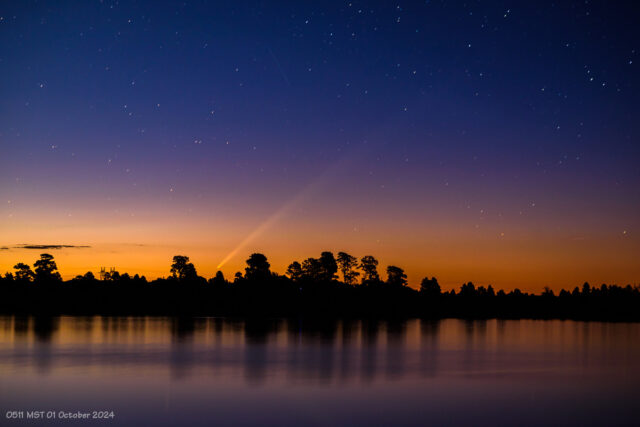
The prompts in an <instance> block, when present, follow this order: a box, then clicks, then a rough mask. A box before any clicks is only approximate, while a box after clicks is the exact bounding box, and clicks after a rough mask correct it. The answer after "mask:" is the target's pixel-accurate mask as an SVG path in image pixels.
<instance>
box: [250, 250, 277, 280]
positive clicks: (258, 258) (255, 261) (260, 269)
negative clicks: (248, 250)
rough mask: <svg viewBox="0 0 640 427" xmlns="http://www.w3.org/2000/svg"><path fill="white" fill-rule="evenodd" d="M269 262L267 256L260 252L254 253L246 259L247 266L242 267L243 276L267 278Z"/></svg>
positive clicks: (253, 278)
mask: <svg viewBox="0 0 640 427" xmlns="http://www.w3.org/2000/svg"><path fill="white" fill-rule="evenodd" d="M270 267H271V264H269V262H267V257H266V256H264V255H263V254H260V253H254V254H251V256H249V259H247V267H246V268H245V269H244V271H245V278H246V279H248V280H267V279H269V278H270V277H271V270H269V268H270Z"/></svg>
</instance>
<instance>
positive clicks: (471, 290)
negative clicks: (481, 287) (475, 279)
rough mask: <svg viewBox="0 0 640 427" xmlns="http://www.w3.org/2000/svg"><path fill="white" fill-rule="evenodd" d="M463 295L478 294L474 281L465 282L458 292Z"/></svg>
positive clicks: (471, 295)
mask: <svg viewBox="0 0 640 427" xmlns="http://www.w3.org/2000/svg"><path fill="white" fill-rule="evenodd" d="M458 295H460V296H463V297H473V296H476V287H475V285H474V284H473V283H472V282H469V283H464V284H463V285H462V286H461V287H460V293H459V294H458Z"/></svg>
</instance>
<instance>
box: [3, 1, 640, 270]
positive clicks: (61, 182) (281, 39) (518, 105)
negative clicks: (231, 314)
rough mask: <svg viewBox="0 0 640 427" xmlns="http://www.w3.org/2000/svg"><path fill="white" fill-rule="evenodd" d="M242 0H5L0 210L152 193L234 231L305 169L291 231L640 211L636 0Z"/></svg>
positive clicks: (472, 224)
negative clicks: (0, 197) (230, 223)
mask: <svg viewBox="0 0 640 427" xmlns="http://www.w3.org/2000/svg"><path fill="white" fill-rule="evenodd" d="M238 3H239V2H203V1H195V2H191V1H189V2H182V3H173V2H124V1H123V2H111V1H104V2H102V1H86V2H58V1H56V2H33V1H25V2H3V3H2V5H1V6H0V16H1V19H0V40H1V41H0V69H2V76H3V77H2V79H1V80H0V93H1V94H2V96H1V97H0V138H1V139H0V144H1V146H2V153H1V154H2V155H1V159H0V167H1V170H2V171H1V172H0V179H2V185H1V187H0V190H1V191H2V193H5V194H6V197H5V198H6V199H7V201H8V203H7V205H8V207H5V209H4V211H3V218H4V219H3V220H2V221H3V222H4V223H0V226H2V227H3V228H7V229H9V228H11V229H13V230H20V229H21V227H22V229H28V228H29V227H30V226H31V225H32V221H37V222H38V223H42V222H45V223H46V222H47V221H49V219H51V218H53V219H54V223H55V224H58V225H56V227H58V226H60V225H59V224H62V222H61V221H62V219H60V221H58V222H56V221H55V217H56V215H60V218H62V217H64V216H65V215H67V216H68V215H75V216H74V218H78V217H80V218H82V220H83V221H84V223H85V224H89V225H90V224H91V221H92V218H100V220H98V219H96V220H95V221H96V224H97V223H98V222H99V221H103V219H104V218H103V216H104V215H105V212H107V211H109V212H111V211H113V213H114V215H116V216H117V215H118V214H119V213H120V212H121V210H122V209H126V210H127V212H131V213H132V214H133V213H139V212H144V210H145V209H151V208H150V207H152V208H154V209H162V210H166V211H167V212H173V211H172V210H175V212H174V213H175V215H174V216H172V217H171V218H174V219H175V218H182V216H181V215H187V216H188V215H191V214H192V213H193V212H194V211H195V212H200V213H201V214H202V216H207V215H208V214H211V213H212V212H215V213H216V215H218V216H217V218H218V220H219V221H221V222H223V223H224V221H225V219H228V218H232V217H238V216H242V217H245V216H247V217H251V215H249V212H250V211H251V212H253V213H255V216H254V217H251V219H247V225H246V226H244V228H243V226H238V230H245V229H246V232H247V233H248V232H249V231H250V229H251V228H252V227H253V225H251V224H259V223H261V222H262V219H261V218H268V217H269V215H271V214H272V213H273V212H276V211H277V210H278V209H279V207H280V206H282V205H283V204H286V203H290V202H291V200H292V198H294V199H295V197H296V195H298V196H299V195H300V194H302V193H304V194H305V195H306V194H307V193H309V190H308V189H307V190H305V188H308V187H309V186H311V187H313V188H314V189H313V190H312V191H311V192H310V194H308V195H306V196H305V197H307V198H308V199H310V200H311V201H310V202H309V203H308V206H307V208H306V210H305V207H304V206H305V204H304V203H302V204H301V205H300V206H298V207H296V209H298V210H297V211H296V212H299V217H297V218H296V219H295V220H296V221H299V222H300V230H304V229H308V228H309V227H313V226H314V225H313V224H318V223H322V224H326V225H327V227H328V228H330V227H329V226H330V225H332V224H336V227H338V225H337V224H338V223H340V221H346V222H348V223H349V226H348V227H351V226H353V227H354V228H358V226H359V224H360V225H361V224H362V223H366V224H369V225H370V227H371V228H370V231H369V233H370V234H369V237H368V239H369V240H368V241H370V242H376V241H380V238H379V236H377V235H376V232H375V231H372V230H373V229H374V228H375V227H378V228H383V229H384V228H385V227H388V223H389V222H394V221H395V222H396V223H398V222H399V223H402V224H404V225H405V226H406V227H405V228H402V227H399V228H398V230H395V229H394V230H395V232H396V233H402V232H403V231H404V232H406V230H408V229H409V230H410V229H412V228H414V229H415V228H418V229H419V228H420V227H421V226H422V225H423V223H424V222H425V221H428V222H429V223H430V224H433V227H436V228H437V227H438V226H439V224H441V225H442V227H444V228H447V227H448V229H451V227H454V228H455V229H456V230H458V228H459V229H460V230H458V231H460V233H461V235H459V236H458V235H457V234H456V237H455V239H460V241H461V242H463V241H464V235H465V234H464V233H465V230H466V229H467V227H468V228H469V230H468V231H469V233H472V234H473V233H475V232H476V231H475V230H477V229H478V228H480V227H483V226H484V224H485V223H486V224H487V225H490V226H489V228H490V229H491V230H492V233H493V232H495V233H500V232H502V231H500V230H501V227H502V228H505V227H507V228H508V227H511V229H517V230H520V231H521V232H522V233H525V234H526V232H527V230H528V231H529V232H531V233H535V232H537V231H540V230H541V229H553V230H555V231H559V232H564V233H565V235H567V236H568V235H571V236H574V235H578V236H582V237H584V236H585V235H587V236H588V235H593V236H596V235H597V236H602V235H610V236H616V235H617V236H620V235H622V233H624V235H625V236H629V235H632V232H633V231H635V230H636V229H637V227H638V225H640V224H639V221H638V217H640V191H639V188H640V186H639V184H640V170H639V169H640V167H639V164H640V163H639V160H640V144H639V143H638V137H639V131H640V125H639V124H638V118H640V110H639V108H638V106H639V102H638V96H639V95H640V78H639V77H638V76H639V75H640V73H638V65H640V57H639V55H638V49H639V48H640V46H638V44H639V41H640V37H639V36H640V30H638V25H637V24H638V22H640V7H639V6H637V5H636V4H635V3H634V2H604V1H586V2H570V1H566V2H547V1H535V2H509V1H469V2H445V1H421V2H357V1H354V2H321V3H320V2H242V4H238ZM320 181H321V182H320ZM316 187H317V188H316ZM301 192H302V193H301ZM141 201H144V203H145V204H144V205H142V204H140V205H137V204H136V203H137V202H141ZM87 205H91V206H95V208H96V212H92V211H91V210H90V209H85V208H86V206H87ZM176 206H178V207H179V208H178V207H176ZM322 206H325V209H324V210H323V208H322ZM326 206H342V207H343V209H336V210H330V209H326ZM534 208H535V209H534ZM83 209H84V210H83ZM181 209H182V210H181ZM35 210H39V211H46V212H47V214H48V215H49V218H44V217H42V218H38V217H37V215H35V214H34V211H35ZM294 211H295V209H294ZM534 211H535V213H534ZM314 212H315V213H318V215H319V212H321V213H322V214H323V216H322V218H321V219H317V218H313V213H314ZM523 213H525V214H526V213H528V214H529V216H528V219H526V220H524V219H522V216H523ZM305 215H307V216H306V217H305ZM294 216H295V215H294ZM16 218H23V221H22V222H20V223H14V221H17V219H16ZM305 218H306V219H307V220H308V223H306V222H305V220H304V219H305ZM331 218H334V219H335V221H334V222H332V221H331ZM336 218H340V220H337V219H336ZM445 219H457V220H459V222H458V223H456V224H459V226H458V225H455V224H454V225H452V224H451V223H449V222H448V221H445ZM443 221H444V222H443ZM483 221H484V223H483ZM445 222H446V224H445ZM302 223H304V225H302ZM30 224H31V225H30ZM72 226H73V224H66V225H65V227H72ZM52 227H53V226H52ZM345 227H347V226H345ZM365 228H366V227H365ZM18 233H19V231H16V234H15V237H14V235H12V237H14V238H15V239H18V240H19V241H18V242H13V241H12V242H6V243H20V242H22V241H21V240H20V239H19V238H18V237H17V236H18ZM238 233H239V234H242V231H238ZM425 233H427V231H425ZM214 234H215V233H214ZM60 236H61V237H60V240H64V239H65V238H64V233H63V232H62V231H61V234H60ZM242 237H243V236H242V235H240V236H238V239H241V238H242ZM333 237H334V238H335V239H338V240H339V242H338V243H343V242H344V244H345V245H347V246H349V244H350V243H349V237H348V236H346V237H345V236H344V235H342V234H339V235H335V236H333ZM565 237H566V236H565ZM594 238H595V237H594ZM365 240H366V239H365ZM36 243H39V242H36ZM47 243H49V242H47ZM56 243H57V242H56ZM60 243H64V242H60ZM89 243H91V242H89ZM460 244H462V243H460ZM594 244H597V243H596V242H594ZM637 248H638V243H637V242H635V243H634V244H633V245H632V249H630V250H631V251H634V252H632V253H629V254H628V255H629V256H632V255H634V254H635V255H638V253H637ZM320 249H322V248H318V250H320ZM374 249H375V248H374ZM220 251H221V252H225V250H224V249H220ZM295 251H296V249H295V245H293V249H292V252H295ZM389 251H391V249H389ZM634 271H635V272H637V270H634ZM636 278H637V277H636ZM628 279H631V277H629V278H628Z"/></svg>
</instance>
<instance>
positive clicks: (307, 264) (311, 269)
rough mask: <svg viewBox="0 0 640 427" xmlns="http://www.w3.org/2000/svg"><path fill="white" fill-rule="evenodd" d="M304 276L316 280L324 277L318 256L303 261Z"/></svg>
mask: <svg viewBox="0 0 640 427" xmlns="http://www.w3.org/2000/svg"><path fill="white" fill-rule="evenodd" d="M302 277H304V278H305V279H307V280H311V281H314V282H317V281H320V280H321V277H322V263H321V262H320V260H319V259H318V258H307V259H305V260H304V261H302Z"/></svg>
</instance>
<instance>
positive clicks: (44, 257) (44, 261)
mask: <svg viewBox="0 0 640 427" xmlns="http://www.w3.org/2000/svg"><path fill="white" fill-rule="evenodd" d="M33 266H34V267H35V273H36V280H38V281H43V282H50V281H60V280H62V277H60V273H58V266H57V265H56V262H55V261H54V260H53V255H50V254H40V259H39V260H37V261H36V262H35V263H34V264H33Z"/></svg>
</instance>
